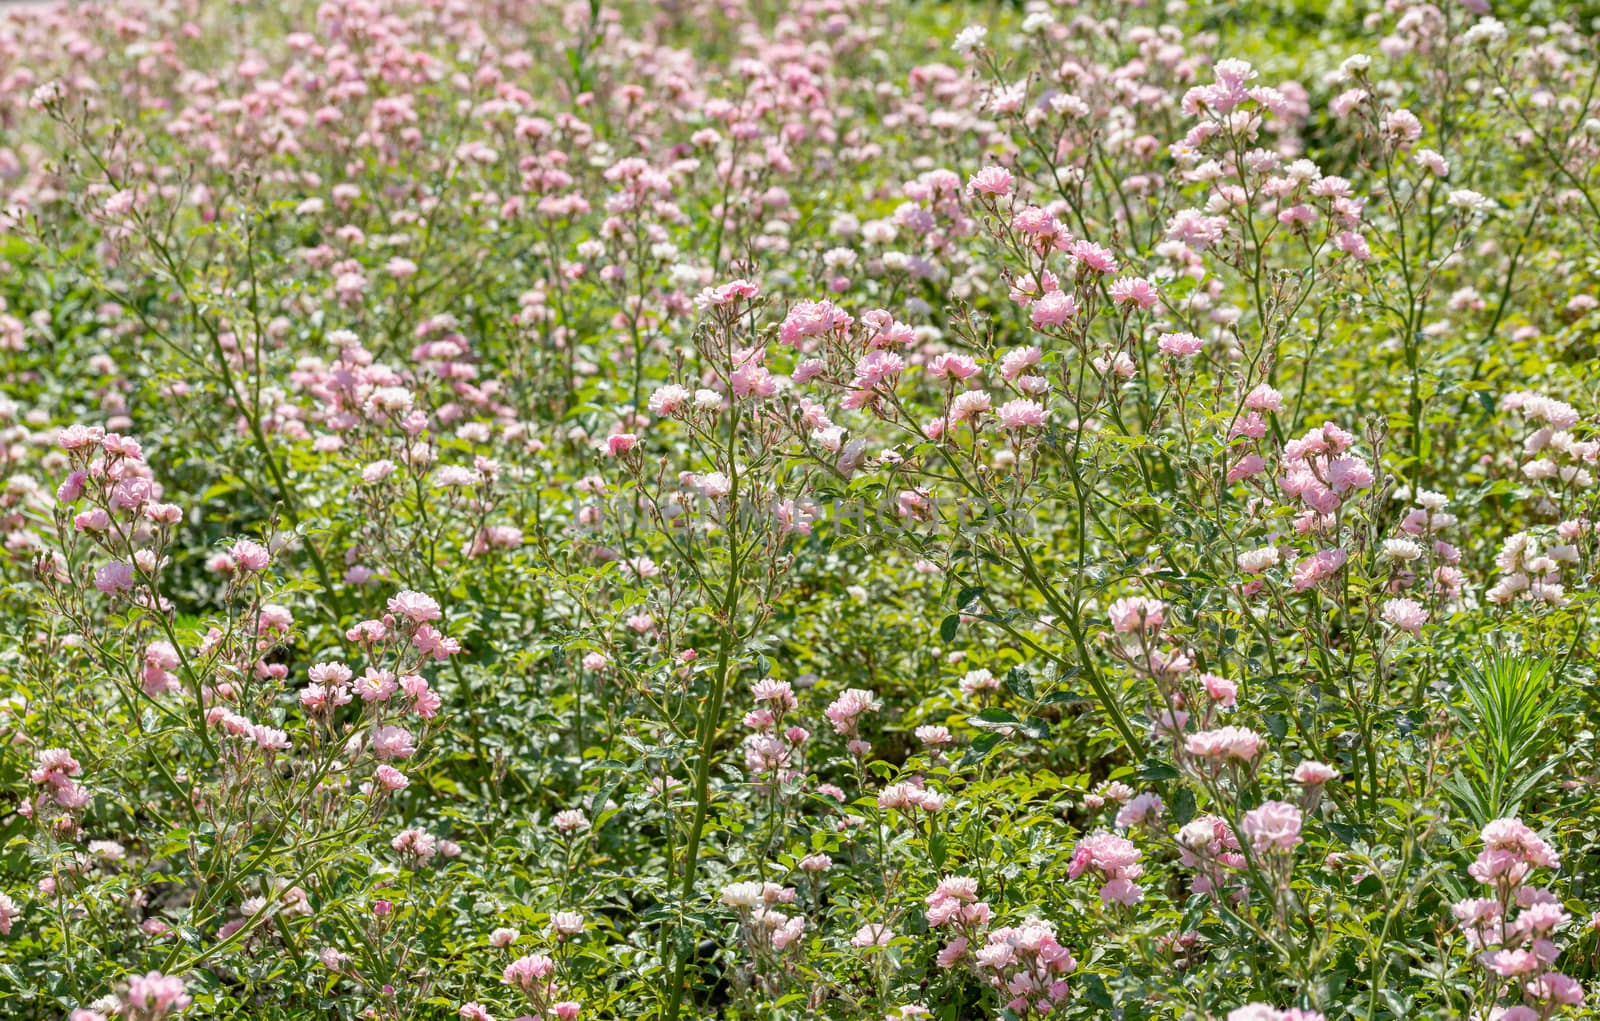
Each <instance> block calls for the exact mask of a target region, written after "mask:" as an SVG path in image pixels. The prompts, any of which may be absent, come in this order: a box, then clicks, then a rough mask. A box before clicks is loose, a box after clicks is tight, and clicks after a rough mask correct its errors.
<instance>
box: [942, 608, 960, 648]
mask: <svg viewBox="0 0 1600 1021" xmlns="http://www.w3.org/2000/svg"><path fill="white" fill-rule="evenodd" d="M960 626H961V614H959V613H952V614H951V615H950V616H948V617H946V618H945V619H944V620H943V622H941V623H940V624H939V640H940V641H942V642H944V643H945V644H946V645H948V644H950V643H951V642H953V641H955V637H956V628H958V627H960Z"/></svg>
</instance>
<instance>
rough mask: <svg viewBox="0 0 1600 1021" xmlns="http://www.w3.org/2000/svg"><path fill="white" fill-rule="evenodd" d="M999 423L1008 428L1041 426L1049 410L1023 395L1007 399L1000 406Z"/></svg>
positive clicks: (1017, 428)
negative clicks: (1014, 398)
mask: <svg viewBox="0 0 1600 1021" xmlns="http://www.w3.org/2000/svg"><path fill="white" fill-rule="evenodd" d="M999 414H1000V424H1001V425H1002V426H1004V427H1005V428H1006V429H1009V430H1013V431H1015V430H1019V429H1031V428H1036V427H1038V426H1042V425H1044V423H1045V419H1047V418H1049V417H1050V412H1049V410H1048V409H1047V408H1045V406H1044V405H1042V404H1040V403H1039V402H1038V401H1030V400H1028V399H1027V398H1025V397H1019V398H1017V399H1016V400H1011V401H1007V402H1006V403H1004V404H1002V405H1001V406H1000V412H999Z"/></svg>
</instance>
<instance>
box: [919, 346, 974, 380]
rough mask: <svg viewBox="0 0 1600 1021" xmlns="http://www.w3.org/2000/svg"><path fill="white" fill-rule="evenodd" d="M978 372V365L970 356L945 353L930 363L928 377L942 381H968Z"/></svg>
mask: <svg viewBox="0 0 1600 1021" xmlns="http://www.w3.org/2000/svg"><path fill="white" fill-rule="evenodd" d="M977 371H978V363H977V362H976V361H974V360H973V359H972V358H971V357H970V356H968V355H958V354H950V353H948V352H947V353H945V354H941V355H937V356H935V357H934V359H933V361H931V362H929V363H928V375H930V376H934V377H937V378H940V379H966V378H968V377H970V376H972V375H974V374H975V373H976V372H977Z"/></svg>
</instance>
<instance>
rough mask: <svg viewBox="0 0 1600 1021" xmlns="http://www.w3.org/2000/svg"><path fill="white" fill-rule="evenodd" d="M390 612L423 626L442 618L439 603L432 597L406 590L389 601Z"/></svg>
mask: <svg viewBox="0 0 1600 1021" xmlns="http://www.w3.org/2000/svg"><path fill="white" fill-rule="evenodd" d="M389 612H390V613H392V614H395V615H396V616H399V617H404V618H405V619H406V620H408V621H410V622H411V623H413V624H422V623H424V622H426V621H430V620H438V619H439V616H440V611H439V603H438V601H437V600H435V599H434V598H433V597H432V596H427V595H424V594H423V593H421V592H413V591H411V590H410V589H405V590H402V591H400V592H397V593H395V595H394V596H392V597H390V599H389Z"/></svg>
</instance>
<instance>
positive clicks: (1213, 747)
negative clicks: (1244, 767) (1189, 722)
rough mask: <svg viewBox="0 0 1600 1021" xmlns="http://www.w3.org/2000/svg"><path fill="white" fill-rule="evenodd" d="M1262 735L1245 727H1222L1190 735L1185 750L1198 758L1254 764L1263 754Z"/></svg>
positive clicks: (1185, 742) (1185, 743)
mask: <svg viewBox="0 0 1600 1021" xmlns="http://www.w3.org/2000/svg"><path fill="white" fill-rule="evenodd" d="M1261 745H1262V740H1261V735H1259V734H1257V733H1256V732H1255V731H1253V730H1249V729H1248V728H1245V727H1220V728H1218V729H1216V730H1202V731H1198V732H1196V733H1193V734H1190V735H1189V736H1188V738H1187V739H1186V740H1185V741H1184V748H1185V750H1186V751H1187V752H1188V753H1189V754H1190V755H1193V756H1195V757H1196V758H1201V759H1234V760H1236V761H1239V762H1252V761H1254V760H1255V758H1256V756H1257V755H1258V754H1260V752H1261Z"/></svg>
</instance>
